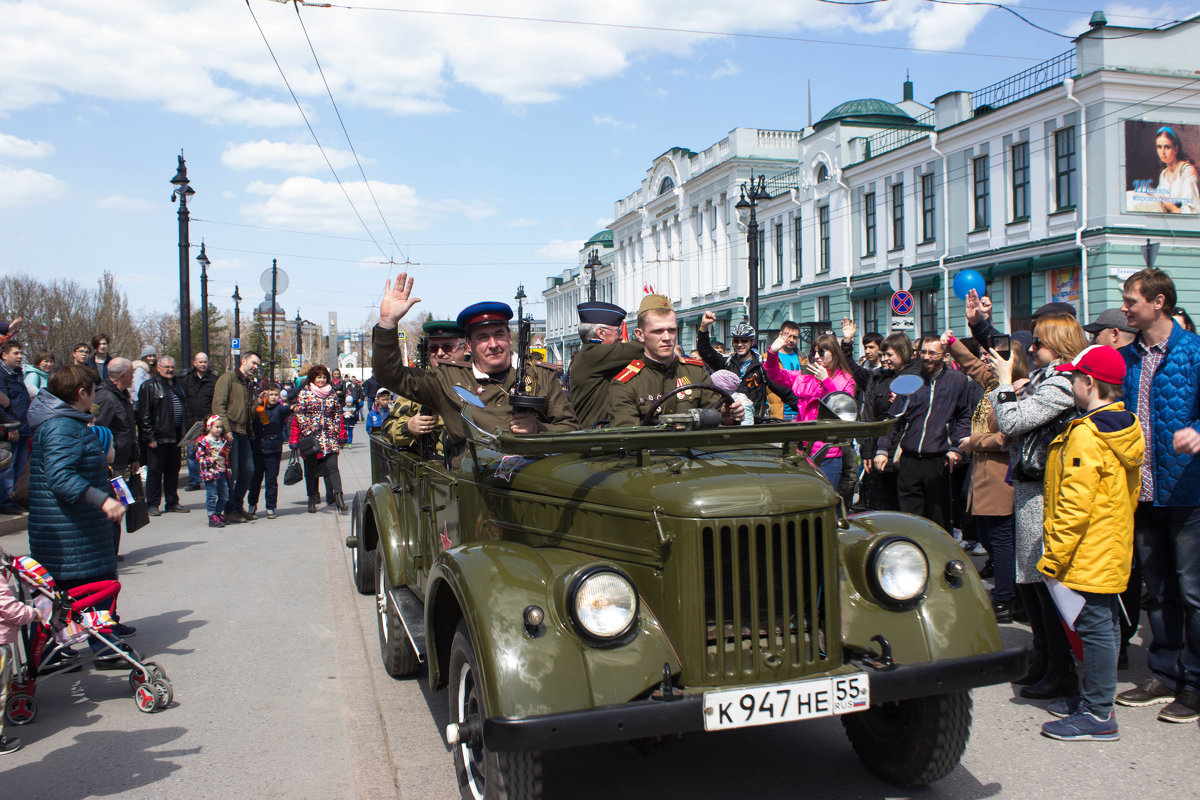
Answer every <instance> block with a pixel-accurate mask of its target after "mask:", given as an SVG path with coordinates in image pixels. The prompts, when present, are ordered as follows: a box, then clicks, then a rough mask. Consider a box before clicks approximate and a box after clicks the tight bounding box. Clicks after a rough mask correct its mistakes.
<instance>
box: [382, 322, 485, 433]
mask: <svg viewBox="0 0 1200 800" xmlns="http://www.w3.org/2000/svg"><path fill="white" fill-rule="evenodd" d="M421 332H422V333H424V334H425V338H426V340H428V342H429V369H434V368H435V367H436V366H437V365H438V364H458V365H460V366H462V365H467V364H469V363H470V362H468V361H467V360H466V358H467V340H466V332H465V331H464V330H463V329H462V328H460V327H458V323H457V322H455V321H454V320H450V319H436V320H435V319H431V320H429V321H428V322H426V323H425V324H424V325H422V326H421ZM445 427H446V425H445V423H444V422H442V418H441V417H440V416H438V415H437V414H422V413H421V404H420V403H417V402H414V401H412V400H410V399H408V398H407V397H397V398H396V400H395V402H393V403H392V406H391V408H390V409H388V415H387V418H386V419H385V420H384V421H383V433H384V435H385V436H387V437H388V438H389V439H390V440H391V441H392V444H394V445H396V446H397V447H412V446H413V445H415V444H416V443H417V441H418V437H420V436H432V437H433V440H434V442H436V446H435V452H437V454H438V455H441V454H442V431H443V430H444V429H445Z"/></svg>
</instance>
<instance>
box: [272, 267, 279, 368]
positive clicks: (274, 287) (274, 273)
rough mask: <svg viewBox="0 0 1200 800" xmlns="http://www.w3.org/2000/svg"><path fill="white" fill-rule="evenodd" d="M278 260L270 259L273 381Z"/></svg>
mask: <svg viewBox="0 0 1200 800" xmlns="http://www.w3.org/2000/svg"><path fill="white" fill-rule="evenodd" d="M278 281H279V263H278V259H274V258H272V259H271V380H275V298H276V296H277V292H276V290H277V289H278V288H279V284H278Z"/></svg>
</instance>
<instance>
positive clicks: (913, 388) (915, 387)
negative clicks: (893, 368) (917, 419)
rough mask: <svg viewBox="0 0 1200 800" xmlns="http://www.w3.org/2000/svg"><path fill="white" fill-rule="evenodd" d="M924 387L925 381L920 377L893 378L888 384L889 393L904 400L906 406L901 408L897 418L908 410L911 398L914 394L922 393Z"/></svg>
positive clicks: (904, 376) (900, 376)
mask: <svg viewBox="0 0 1200 800" xmlns="http://www.w3.org/2000/svg"><path fill="white" fill-rule="evenodd" d="M924 385H925V381H924V379H922V378H921V376H920V375H897V376H896V377H894V378H892V382H891V383H890V384H888V391H889V392H891V393H892V394H894V395H896V396H897V397H903V398H904V404H903V406H901V408H900V411H899V412H898V413H897V414H896V416H900V415H901V414H903V413H904V412H905V411H907V410H908V399H909V396H910V395H912V394H913V393H914V392H917V391H920V389H921V387H922V386H924Z"/></svg>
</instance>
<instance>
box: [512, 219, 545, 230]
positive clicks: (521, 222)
mask: <svg viewBox="0 0 1200 800" xmlns="http://www.w3.org/2000/svg"><path fill="white" fill-rule="evenodd" d="M504 224H505V226H507V227H509V228H532V227H533V226H535V225H537V224H538V223H537V220H536V219H510V220H509V221H508V222H506V223H504Z"/></svg>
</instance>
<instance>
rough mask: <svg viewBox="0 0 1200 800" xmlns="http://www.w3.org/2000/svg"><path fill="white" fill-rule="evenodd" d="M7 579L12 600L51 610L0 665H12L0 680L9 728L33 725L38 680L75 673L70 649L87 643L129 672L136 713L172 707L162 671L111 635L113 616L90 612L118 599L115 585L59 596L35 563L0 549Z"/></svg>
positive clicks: (0, 567) (76, 659) (1, 576)
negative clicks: (40, 601)
mask: <svg viewBox="0 0 1200 800" xmlns="http://www.w3.org/2000/svg"><path fill="white" fill-rule="evenodd" d="M10 578H15V579H16V584H17V587H18V591H17V596H18V597H19V598H20V599H21V600H22V601H23V602H27V603H29V602H34V601H35V599H36V598H46V599H47V600H49V601H50V602H51V603H52V604H53V613H52V615H51V619H50V623H49V624H48V625H45V624H42V623H41V621H40V620H35V621H34V622H32V623H30V624H29V625H26V626H25V628H24V629H23V630H22V631H21V636H20V638H19V641H18V643H17V644H16V645H14V646H13V650H14V653H13V658H12V659H0V661H3V662H6V663H10V664H11V666H9V667H8V668H7V669H5V670H4V672H3V674H0V703H2V704H3V708H4V716H5V719H6V720H7V721H8V722H10V723H11V724H13V725H26V724H28V723H30V722H32V721H33V718H34V717H35V716H37V710H38V704H37V700H35V699H34V696H33V695H34V689H35V687H36V685H37V680H38V677H39V676H41V677H42V678H43V679H44V678H48V677H52V676H53V675H56V674H59V673H63V672H76V671H78V669H79V666H80V664H81V662H82V661H83V660H84V659H83V658H81V657H80V656H79V655H78V654H77V653H75V652H74V651H73V650H72V649H71V645H72V644H78V643H80V642H85V641H87V640H88V638H89V637H91V638H92V639H93V640H94V641H97V642H99V643H100V644H101V645H103V649H101V650H99V651H96V652H95V653H93V656H95V655H98V654H100V653H104V654H105V656H106V658H107V660H109V661H110V662H111V661H113V660H116V661H118V662H120V661H124V662H125V663H127V664H128V665H129V666H130V667H132V669H131V670H130V672H129V688H130V690H131V691H132V692H133V702H134V703H135V704H136V705H137V707H138V710H139V711H142V712H144V713H147V714H150V713H153V712H155V711H158V710H159V709H162V708H166V707H167V706H169V705H170V704H171V700H172V699H173V698H174V690H173V688H172V687H171V682H170V681H169V680H168V679H167V673H166V672H165V671H164V670H163V668H162V667H160V666H159V665H158V664H155V663H154V662H152V661H147V662H145V663H143V661H142V656H141V655H140V654H139V653H138V652H137V651H136V650H134V649H133V648H132V647H130V646H129V645H128V644H126V643H125V642H123V641H121V640H120V639H117V638H116V637H115V636H114V635H113V632H112V628H113V627H114V626H115V625H116V621H115V620H114V619H113V617H112V613H111V612H110V611H108V610H106V609H100V610H97V609H95V608H94V606H96V605H97V604H99V603H102V602H105V601H107V600H110V599H113V598H115V597H116V596H117V593H118V592H120V591H121V584H120V583H119V582H118V581H97V582H95V583H89V584H85V585H83V586H77V587H75V588H74V589H71V590H69V591H65V592H64V591H61V590H59V589H58V588H57V587H56V586H55V584H54V578H53V577H51V576H50V573H48V572H47V571H46V568H45V567H43V566H42V565H41V564H39V563H38V562H37V561H35V560H34V559H32V558H30V557H29V556H13V555H9V554H8V553H6V552H4V550H2V549H0V580H6V581H7V580H9V579H10ZM110 654H111V655H110ZM97 668H103V667H99V666H98V665H97ZM110 668H111V667H110Z"/></svg>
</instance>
